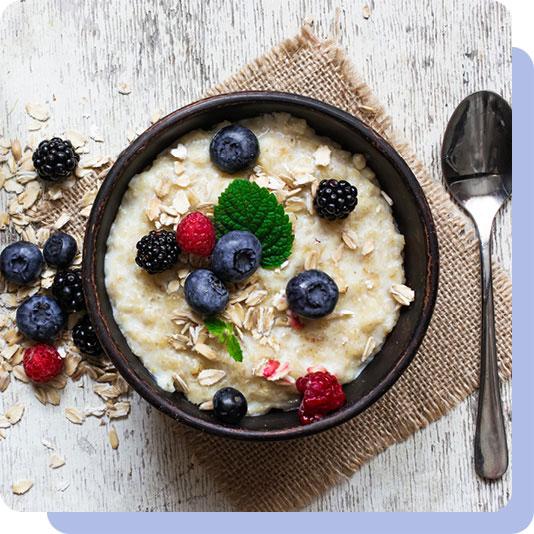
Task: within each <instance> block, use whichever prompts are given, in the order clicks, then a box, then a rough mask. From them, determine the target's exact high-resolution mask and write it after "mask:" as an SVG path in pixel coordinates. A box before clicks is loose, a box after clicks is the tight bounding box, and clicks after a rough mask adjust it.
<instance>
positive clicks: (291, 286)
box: [286, 269, 339, 319]
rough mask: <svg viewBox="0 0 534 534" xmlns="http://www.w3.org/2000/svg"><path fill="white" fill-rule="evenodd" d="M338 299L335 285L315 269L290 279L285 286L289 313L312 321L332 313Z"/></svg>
mask: <svg viewBox="0 0 534 534" xmlns="http://www.w3.org/2000/svg"><path fill="white" fill-rule="evenodd" d="M338 297H339V289H338V287H337V284H336V283H335V282H334V280H332V278H330V276H328V275H327V274H326V273H324V272H323V271H318V270H317V269H311V270H309V271H303V272H302V273H300V274H298V275H297V276H294V277H293V278H291V280H290V281H289V282H288V283H287V286H286V299H287V304H288V306H289V308H290V309H291V311H293V312H294V313H297V314H298V315H302V316H303V317H310V318H312V319H317V318H319V317H324V316H325V315H328V314H329V313H332V311H333V310H334V308H335V307H336V304H337V299H338Z"/></svg>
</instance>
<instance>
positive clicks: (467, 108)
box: [441, 91, 512, 480]
mask: <svg viewBox="0 0 534 534" xmlns="http://www.w3.org/2000/svg"><path fill="white" fill-rule="evenodd" d="M441 161H442V165H443V173H444V175H445V179H446V180H447V185H448V187H449V191H450V193H451V194H452V196H453V197H454V198H455V199H456V201H457V202H458V203H459V204H460V205H461V206H462V207H463V208H464V209H465V211H466V212H467V213H468V214H469V215H470V216H471V218H472V219H473V221H474V223H475V226H476V229H477V232H478V237H479V239H480V259H481V262H482V275H481V277H482V345H481V362H480V391H479V396H478V415H477V429H476V434H475V469H476V472H477V473H478V475H479V476H481V477H483V478H486V479H491V480H494V479H498V478H500V477H502V476H503V474H504V473H505V472H506V469H507V467H508V448H507V445H506V434H505V430H504V419H503V414H502V404H501V396H500V392H499V375H498V370H497V349H496V345H495V317H494V310H493V288H492V280H491V276H492V275H491V231H492V228H493V220H494V218H495V215H496V214H497V212H498V211H499V209H500V208H501V206H502V205H503V204H504V202H505V201H506V200H507V199H508V197H509V196H510V195H511V194H512V109H511V108H510V106H509V105H508V103H507V102H506V101H505V100H504V99H503V98H502V97H500V96H499V95H497V94H495V93H492V92H490V91H480V92H478V93H474V94H472V95H470V96H468V97H467V98H466V99H465V100H463V101H462V102H461V103H460V105H459V106H458V107H457V108H456V110H455V111H454V113H453V114H452V117H451V119H450V121H449V124H448V125H447V130H446V131H445V136H444V138H443V147H442V152H441Z"/></svg>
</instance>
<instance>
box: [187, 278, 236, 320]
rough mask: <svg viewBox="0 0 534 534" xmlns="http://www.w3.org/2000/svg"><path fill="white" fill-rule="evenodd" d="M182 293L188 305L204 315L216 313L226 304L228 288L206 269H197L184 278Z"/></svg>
mask: <svg viewBox="0 0 534 534" xmlns="http://www.w3.org/2000/svg"><path fill="white" fill-rule="evenodd" d="M184 293H185V300H186V301H187V303H188V304H189V306H191V308H193V310H195V311H196V312H198V313H202V314H205V315H216V314H217V313H220V312H222V311H223V310H224V308H226V305H227V304H228V290H227V289H226V287H224V284H223V283H222V282H221V281H220V280H219V279H218V278H217V277H216V276H215V275H214V274H213V273H212V272H211V271H208V270H207V269H197V270H196V271H193V272H192V273H191V274H190V275H189V276H188V277H187V278H186V280H185V284H184Z"/></svg>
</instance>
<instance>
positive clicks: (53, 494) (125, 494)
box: [0, 0, 511, 511]
mask: <svg viewBox="0 0 534 534" xmlns="http://www.w3.org/2000/svg"><path fill="white" fill-rule="evenodd" d="M366 3H367V4H368V5H369V7H370V9H371V17H370V18H369V19H368V20H365V19H364V17H363V16H362V8H363V6H364V5H365V4H366ZM336 11H337V14H338V20H339V26H338V27H337V30H336V26H335V24H334V21H335V19H336ZM305 17H308V18H313V19H314V20H315V21H316V26H315V27H316V31H317V33H318V34H319V35H321V36H327V35H328V34H329V33H330V32H331V31H337V34H338V37H339V41H340V43H341V45H342V47H343V48H345V50H346V51H347V52H348V55H349V56H350V57H351V59H352V61H353V63H354V64H355V66H356V67H357V69H358V70H359V71H360V72H361V73H362V74H363V76H364V78H365V79H367V80H368V82H369V84H370V85H371V87H372V88H373V89H374V90H375V92H376V94H377V95H378V97H379V98H380V100H381V101H382V102H383V103H384V104H385V106H386V108H387V109H388V110H389V112H390V114H391V115H392V117H393V119H394V124H395V125H396V127H397V129H398V130H399V131H400V132H401V133H403V134H404V136H405V137H406V138H407V139H408V140H409V141H410V142H411V143H412V144H413V145H414V146H415V148H416V151H417V153H418V154H419V156H420V158H421V159H422V161H423V162H424V163H425V164H426V165H427V166H428V167H429V168H431V170H432V171H433V174H434V176H435V177H436V179H439V178H440V166H439V158H438V157H439V150H440V139H441V136H442V133H443V131H444V128H445V125H446V123H447V120H448V118H449V116H450V114H451V113H452V111H453V109H454V107H455V105H456V104H457V103H458V102H459V101H460V100H461V99H462V98H463V97H464V96H466V95H468V94H469V93H471V92H473V91H475V90H480V89H491V90H495V91H497V92H498V93H501V94H503V95H504V96H505V97H506V98H508V99H509V98H510V96H511V39H510V20H509V16H508V13H507V12H506V11H505V9H504V8H503V7H502V6H501V5H499V4H497V3H496V2H492V1H489V0H488V1H485V0H475V1H462V0H453V1H451V0H447V1H433V2H428V1H421V0H403V1H385V0H375V1H374V2H373V1H372V0H371V1H369V2H366V1H364V0H351V1H350V2H348V1H347V2H343V1H341V0H326V1H325V0H292V1H291V2H288V1H287V0H265V1H264V2H261V1H259V0H254V1H248V2H231V1H228V0H227V1H222V0H220V1H214V0H209V1H204V0H196V1H194V0H186V1H164V0H159V1H156V0H151V1H143V2H130V1H129V0H106V1H104V0H98V1H96V0H95V1H89V0H85V1H83V0H63V1H62V0H27V1H25V2H22V3H13V4H11V6H10V7H9V8H8V9H7V12H5V13H4V14H3V15H2V18H1V20H0V43H2V44H1V45H0V47H1V48H0V65H2V75H1V77H2V82H1V83H0V133H3V134H4V135H5V136H7V137H19V138H20V139H26V138H27V135H28V132H27V124H28V118H27V116H26V115H25V113H24V104H25V103H26V102H29V101H37V102H48V103H49V105H50V108H51V111H52V118H51V120H50V121H49V125H48V128H47V130H48V133H49V134H53V133H57V134H61V133H62V132H63V131H64V130H65V129H68V128H74V129H76V130H79V131H81V132H88V129H89V127H90V126H91V125H93V124H95V125H97V126H98V128H99V130H100V131H101V132H103V135H104V139H105V144H94V143H93V144H92V145H91V146H92V149H93V151H94V152H96V153H99V152H101V153H110V154H116V153H118V151H119V150H120V149H121V148H123V147H124V146H125V145H126V143H127V132H128V130H132V129H133V130H135V129H138V128H144V127H146V126H147V125H148V119H149V117H150V115H151V114H152V112H154V111H155V110H158V109H161V111H163V112H169V111H171V110H173V109H176V108H178V107H180V106H182V105H184V104H186V103H188V102H190V101H192V100H194V99H196V98H197V97H198V96H200V95H201V94H202V93H203V92H204V91H205V90H206V89H207V88H208V87H210V86H211V85H212V84H215V83H216V82H217V81H220V80H222V79H224V78H225V77H227V76H228V75H229V74H231V73H232V72H234V71H235V70H236V69H238V68H239V67H240V66H241V65H243V64H244V63H246V62H248V61H249V60H251V59H253V58H254V57H256V56H258V55H260V54H261V53H263V52H265V51H266V50H268V49H269V48H270V47H272V46H273V45H275V44H276V43H277V42H279V41H280V40H282V39H284V38H285V37H288V36H292V35H293V34H295V33H296V32H297V31H298V28H299V26H300V24H301V23H302V22H303V20H304V19H305ZM120 82H126V83H128V84H130V86H131V88H132V92H131V94H129V95H127V96H125V95H121V94H119V93H118V91H117V89H116V88H117V84H118V83H120ZM6 239H7V240H9V236H7V235H6V234H5V233H3V234H1V235H0V240H1V242H5V241H6ZM495 250H496V253H497V255H498V256H499V257H500V258H501V260H502V261H503V262H504V264H505V266H506V267H507V268H508V269H510V268H511V218H510V212H509V210H508V211H507V212H506V213H505V214H504V215H503V216H502V217H500V219H499V224H498V233H497V239H496V249H495ZM17 400H21V401H22V402H23V403H24V404H25V405H26V414H25V416H24V418H23V420H22V421H21V422H20V423H19V424H18V425H16V426H15V427H14V428H13V429H12V430H11V431H10V433H9V437H8V439H6V440H4V441H3V442H0V492H1V494H2V495H3V497H4V498H5V499H6V501H7V503H8V504H9V505H10V506H13V507H14V508H16V509H18V510H55V511H82V510H83V511H179V510H190V511H192V510H196V511H206V510H230V509H231V506H230V504H229V502H228V501H227V500H226V499H225V495H224V494H222V493H221V492H220V491H219V490H218V489H217V487H216V486H215V485H214V484H213V481H212V478H211V477H210V473H209V472H206V471H205V470H203V469H202V468H201V467H200V466H199V465H197V464H196V463H195V462H194V461H193V460H192V458H191V455H190V451H188V450H187V448H186V446H185V445H184V444H183V443H181V442H180V441H179V440H178V439H177V438H176V436H175V434H173V433H172V432H170V431H169V426H170V424H171V423H170V421H169V420H168V419H167V418H165V417H164V416H162V415H160V414H159V413H158V412H157V411H156V410H155V409H153V408H152V407H151V406H149V405H148V404H147V403H146V402H144V401H143V400H141V399H140V398H139V397H137V396H136V395H134V397H133V402H132V404H133V409H132V414H131V416H130V417H129V418H128V419H127V420H123V421H118V422H117V423H116V427H117V430H118V432H119V437H120V441H121V444H120V447H119V449H118V451H112V450H111V448H110V447H109V444H108V442H107V437H106V432H105V431H104V429H103V428H101V427H99V426H98V420H96V419H94V418H91V419H89V420H88V421H87V422H86V423H85V424H84V425H83V426H80V427H79V426H75V425H72V424H70V423H68V422H67V421H66V420H65V418H64V415H63V408H64V407H66V406H84V405H85V404H91V403H93V404H95V403H97V399H96V397H95V396H94V394H93V393H92V391H91V388H90V387H89V383H88V387H87V388H86V389H82V388H78V387H76V386H75V385H74V384H72V383H71V384H69V386H68V388H67V390H66V391H65V392H64V395H63V398H62V402H61V408H54V407H51V406H46V407H45V406H42V405H41V404H40V403H39V402H38V401H37V400H36V399H35V398H33V396H32V395H31V393H29V391H28V387H27V386H26V385H24V384H21V383H19V382H16V381H15V383H14V384H12V385H11V386H10V387H9V389H8V390H7V392H6V393H5V394H3V395H0V412H1V411H2V406H4V408H5V407H7V406H9V405H11V404H12V403H13V402H15V401H17ZM475 400H476V399H475V398H471V399H469V400H468V401H467V402H465V403H464V404H462V405H461V406H460V407H458V408H457V409H456V410H454V411H453V412H452V413H450V414H449V415H448V416H446V417H444V418H443V419H441V420H440V421H438V422H437V423H435V424H432V425H431V426H430V427H429V428H427V429H425V430H423V431H421V432H419V433H417V434H415V435H414V436H412V437H411V438H410V439H408V440H407V441H406V442H405V443H402V444H400V445H397V446H393V447H391V448H390V449H388V450H387V451H385V452H384V453H382V454H381V455H379V456H378V457H377V458H375V459H374V460H373V461H372V462H370V463H369V464H368V465H366V466H364V467H363V468H362V469H361V470H360V471H359V472H358V473H356V474H355V475H354V476H353V477H352V479H351V480H350V481H347V482H345V483H342V484H341V485H339V486H338V487H335V488H332V489H331V490H330V491H328V492H326V493H325V494H324V495H322V496H321V497H320V498H318V499H317V500H316V501H315V502H314V503H313V504H312V505H311V506H309V508H308V509H309V510H313V511H317V510H323V511H412V510H414V511H415V510H416V511H460V510H462V511H471V510H478V511H480V510H497V509H498V508H500V507H501V506H503V504H504V503H506V502H507V501H508V499H509V497H510V493H511V471H509V472H508V474H507V475H506V476H505V478H504V479H503V480H502V481H500V482H498V483H495V484H491V485H489V484H485V483H483V482H481V481H480V480H479V479H477V478H476V476H475V474H474V470H473V462H472V437H473V434H474V417H475V408H476V402H475ZM504 406H505V411H506V414H507V417H506V419H507V420H509V418H510V409H511V390H510V386H509V384H507V385H506V386H505V387H504ZM508 430H509V432H510V428H508ZM42 437H47V438H48V439H50V440H51V441H53V442H55V443H56V444H57V447H58V450H59V451H60V452H61V454H62V455H63V456H64V457H65V459H66V461H67V464H66V465H65V466H64V467H61V468H59V469H57V470H51V469H49V468H48V467H47V458H48V453H47V451H46V450H45V448H44V447H43V446H42V444H41V438H42ZM20 478H31V479H32V480H33V481H34V487H33V489H32V490H31V491H30V492H29V493H28V494H26V495H25V496H21V497H17V496H14V495H12V494H11V491H10V485H11V483H12V482H13V481H14V480H16V479H20ZM63 480H65V481H68V482H69V483H70V486H69V488H68V489H67V490H66V491H64V492H58V491H57V490H56V486H57V485H58V483H60V482H61V481H63Z"/></svg>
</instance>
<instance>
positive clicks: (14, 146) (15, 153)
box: [11, 139, 22, 161]
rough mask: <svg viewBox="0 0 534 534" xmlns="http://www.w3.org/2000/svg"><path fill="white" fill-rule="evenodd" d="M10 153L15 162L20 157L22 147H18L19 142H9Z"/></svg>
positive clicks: (14, 140) (16, 140) (13, 140)
mask: <svg viewBox="0 0 534 534" xmlns="http://www.w3.org/2000/svg"><path fill="white" fill-rule="evenodd" d="M11 153H12V154H13V157H14V158H15V161H18V160H19V159H20V158H21V157H22V147H21V146H20V141H19V140H18V139H12V140H11Z"/></svg>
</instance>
